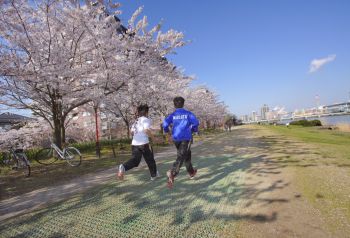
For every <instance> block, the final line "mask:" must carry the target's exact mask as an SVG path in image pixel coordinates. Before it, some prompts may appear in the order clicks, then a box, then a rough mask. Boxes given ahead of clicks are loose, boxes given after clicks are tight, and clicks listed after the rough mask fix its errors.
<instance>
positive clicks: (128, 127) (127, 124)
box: [125, 120, 130, 139]
mask: <svg viewBox="0 0 350 238" xmlns="http://www.w3.org/2000/svg"><path fill="white" fill-rule="evenodd" d="M125 125H126V131H127V136H128V139H130V123H129V122H128V121H126V120H125Z"/></svg>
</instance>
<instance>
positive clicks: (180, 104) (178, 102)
mask: <svg viewBox="0 0 350 238" xmlns="http://www.w3.org/2000/svg"><path fill="white" fill-rule="evenodd" d="M184 104H185V99H184V98H183V97H176V98H174V106H175V108H183V107H184Z"/></svg>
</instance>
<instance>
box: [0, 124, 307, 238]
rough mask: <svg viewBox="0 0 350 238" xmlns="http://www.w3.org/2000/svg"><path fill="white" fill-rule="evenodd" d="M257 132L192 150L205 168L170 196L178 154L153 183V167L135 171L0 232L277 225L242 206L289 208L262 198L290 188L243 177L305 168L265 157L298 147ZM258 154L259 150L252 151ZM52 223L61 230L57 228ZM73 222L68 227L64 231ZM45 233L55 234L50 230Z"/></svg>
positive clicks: (149, 231)
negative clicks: (279, 148) (242, 223)
mask: <svg viewBox="0 0 350 238" xmlns="http://www.w3.org/2000/svg"><path fill="white" fill-rule="evenodd" d="M253 132H254V131H251V130H238V131H237V133H236V134H235V137H234V139H232V138H233V137H232V134H224V135H221V136H218V137H216V138H214V139H212V140H211V141H210V142H205V143H203V144H202V145H201V146H199V147H196V148H194V149H193V163H194V165H195V166H196V167H198V169H199V171H198V176H197V177H196V179H194V180H189V178H188V176H187V174H186V171H185V169H184V168H182V171H181V173H180V175H179V176H178V178H177V179H176V180H175V187H174V189H172V190H168V189H167V188H166V177H165V171H167V169H169V168H170V167H171V164H172V163H173V161H174V160H175V157H174V156H172V158H170V159H169V160H162V161H158V170H159V171H161V173H162V174H163V177H161V178H159V179H157V180H155V181H152V182H151V181H149V172H148V170H147V168H144V167H142V168H139V169H135V170H134V171H131V172H130V173H128V174H127V175H126V179H125V181H122V182H121V181H113V182H111V183H110V184H107V185H102V186H98V187H96V188H94V189H91V190H89V191H87V192H85V193H83V194H81V195H76V196H75V197H73V198H71V199H69V200H67V201H62V202H59V203H56V204H55V205H53V206H50V207H48V208H46V209H42V210H40V211H38V212H34V213H31V214H28V215H25V216H23V217H19V218H18V219H10V220H8V221H5V222H4V223H3V224H1V225H0V230H6V232H7V233H5V234H10V235H9V236H16V235H20V234H36V235H39V234H40V233H37V232H39V231H38V229H35V227H36V226H37V225H38V224H39V225H40V226H41V229H43V230H45V231H46V232H47V234H48V236H50V235H54V234H61V233H60V232H62V234H70V235H72V234H77V233H79V232H78V231H79V229H84V231H85V232H88V233H89V232H90V233H91V234H95V235H96V234H99V235H101V234H107V236H108V234H109V235H111V234H114V235H116V236H120V235H125V236H133V235H137V234H144V236H146V237H148V236H152V235H157V234H158V235H159V234H160V235H159V236H162V235H164V236H168V237H169V235H170V237H173V236H176V234H180V235H179V236H181V234H183V233H181V232H185V233H184V234H186V236H192V235H193V234H196V236H202V237H213V236H215V235H216V232H217V231H218V229H222V227H223V226H224V225H225V224H228V223H231V222H235V221H240V220H245V221H254V222H264V223H266V222H273V221H275V220H277V219H278V214H277V213H266V214H259V213H243V212H242V211H241V206H242V205H241V204H240V202H241V201H242V200H243V201H248V202H246V203H245V204H244V206H245V207H249V206H251V205H252V204H254V203H259V204H261V206H268V205H270V204H272V203H287V202H289V199H286V198H281V197H278V198H261V195H262V194H264V193H267V192H271V191H276V190H281V189H284V188H285V187H287V186H289V184H288V183H287V182H285V181H283V180H277V181H274V182H273V183H272V184H271V185H270V186H267V187H266V186H265V187H261V184H262V180H261V181H257V182H255V183H250V184H247V183H245V182H244V176H247V175H254V176H258V177H260V176H261V177H264V176H266V175H270V174H271V175H276V174H279V173H280V172H281V171H280V170H281V169H283V168H284V167H286V166H299V165H300V163H301V162H300V161H297V160H293V159H292V158H290V157H286V156H279V157H278V156H275V157H274V158H271V155H270V154H269V153H266V152H268V151H271V150H272V147H271V146H272V145H276V144H277V145H278V146H279V145H280V144H281V146H283V148H282V149H286V148H287V147H289V146H292V147H293V145H290V144H286V143H284V141H283V140H282V141H280V138H278V137H276V138H275V137H274V138H267V139H261V138H255V137H251V133H253ZM278 143H280V144H278ZM240 149H244V150H246V151H243V152H241V151H240ZM288 149H290V148H288ZM174 150H175V149H174ZM252 150H253V151H257V152H256V153H250V152H251V151H252ZM245 152H247V154H245ZM277 152H281V151H277ZM260 164H264V167H260ZM301 165H304V166H305V164H301ZM310 166H312V165H310ZM50 218H52V219H50ZM54 223H56V224H57V225H56V228H52V227H53V226H54V225H53V224H54ZM68 224H70V227H66V226H68ZM8 227H11V229H8ZM47 227H51V228H50V229H49V230H47V229H46V228H47ZM80 227H83V228H80ZM57 232H58V233H57ZM140 232H141V233H140ZM179 232H180V233H179ZM14 234H15V235H14ZM79 234H81V233H79ZM174 234H175V235H174ZM78 236H81V235H78Z"/></svg>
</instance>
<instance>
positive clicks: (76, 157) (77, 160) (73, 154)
mask: <svg viewBox="0 0 350 238" xmlns="http://www.w3.org/2000/svg"><path fill="white" fill-rule="evenodd" d="M64 159H65V160H66V161H67V163H68V164H69V165H70V166H74V167H75V166H79V165H80V164H81V154H80V152H79V150H78V149H76V148H74V147H68V148H67V149H66V151H65V153H64Z"/></svg>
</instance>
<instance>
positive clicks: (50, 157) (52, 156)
mask: <svg viewBox="0 0 350 238" xmlns="http://www.w3.org/2000/svg"><path fill="white" fill-rule="evenodd" d="M34 158H35V160H36V161H37V162H38V163H39V164H44V165H49V164H52V163H53V162H55V161H56V160H57V159H58V156H57V155H56V153H55V152H54V150H53V149H52V148H44V149H42V150H39V151H38V153H36V155H35V156H34Z"/></svg>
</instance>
